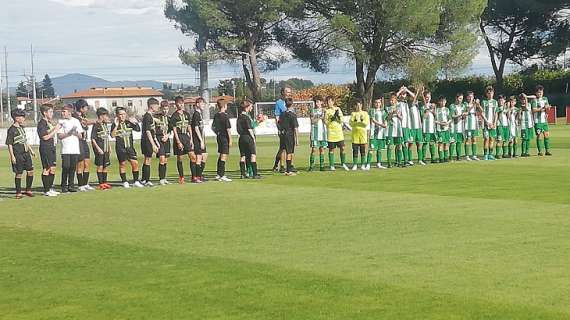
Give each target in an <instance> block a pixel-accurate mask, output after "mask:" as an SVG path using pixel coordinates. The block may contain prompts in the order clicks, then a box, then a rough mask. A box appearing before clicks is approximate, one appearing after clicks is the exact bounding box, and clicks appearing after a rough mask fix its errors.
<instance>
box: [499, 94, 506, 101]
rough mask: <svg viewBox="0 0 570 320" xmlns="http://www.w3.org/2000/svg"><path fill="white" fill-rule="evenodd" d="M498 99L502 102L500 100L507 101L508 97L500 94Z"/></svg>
mask: <svg viewBox="0 0 570 320" xmlns="http://www.w3.org/2000/svg"><path fill="white" fill-rule="evenodd" d="M498 99H499V100H500V99H503V100H507V97H505V95H504V94H500V95H499V97H498Z"/></svg>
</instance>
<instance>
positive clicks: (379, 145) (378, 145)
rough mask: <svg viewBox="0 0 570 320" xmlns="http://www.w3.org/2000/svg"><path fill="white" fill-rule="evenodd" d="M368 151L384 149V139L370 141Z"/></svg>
mask: <svg viewBox="0 0 570 320" xmlns="http://www.w3.org/2000/svg"><path fill="white" fill-rule="evenodd" d="M369 147H370V151H378V150H382V149H386V139H370V144H369Z"/></svg>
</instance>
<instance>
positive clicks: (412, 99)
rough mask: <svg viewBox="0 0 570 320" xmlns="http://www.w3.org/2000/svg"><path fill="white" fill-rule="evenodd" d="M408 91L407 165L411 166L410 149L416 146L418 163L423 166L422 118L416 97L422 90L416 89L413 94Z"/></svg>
mask: <svg viewBox="0 0 570 320" xmlns="http://www.w3.org/2000/svg"><path fill="white" fill-rule="evenodd" d="M411 90H412V89H408V115H409V118H410V122H409V125H410V128H409V131H408V132H409V135H408V141H407V149H408V150H407V151H408V164H409V165H413V164H414V162H413V161H412V147H413V145H414V144H415V145H416V152H417V154H418V163H419V164H421V165H422V166H425V165H426V164H425V162H424V161H423V154H422V142H423V140H424V137H423V132H422V116H421V111H420V106H419V103H418V95H419V94H420V92H422V91H423V89H418V90H417V91H416V92H415V93H414V92H413V91H411Z"/></svg>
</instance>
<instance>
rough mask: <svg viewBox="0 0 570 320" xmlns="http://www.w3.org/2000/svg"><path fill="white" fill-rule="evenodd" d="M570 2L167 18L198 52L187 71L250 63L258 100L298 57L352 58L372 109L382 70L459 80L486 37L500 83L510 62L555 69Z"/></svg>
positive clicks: (472, 2) (435, 3) (280, 8)
mask: <svg viewBox="0 0 570 320" xmlns="http://www.w3.org/2000/svg"><path fill="white" fill-rule="evenodd" d="M569 7H570V6H569V1H568V0H463V1H457V0H240V1H233V0H182V5H179V1H175V0H167V1H166V6H165V15H166V17H167V18H169V19H170V20H172V21H173V22H174V23H175V26H176V27H177V28H179V29H180V30H181V31H182V32H183V33H184V34H186V35H188V36H191V37H193V38H194V39H196V43H195V46H194V48H191V49H187V48H182V47H181V48H180V58H181V60H182V62H183V63H184V64H187V65H190V66H193V67H195V68H196V69H199V70H200V79H201V88H202V89H203V90H204V89H205V88H207V79H208V63H210V62H213V61H217V60H225V61H231V62H233V63H241V65H242V67H243V72H244V75H245V81H246V84H247V87H248V88H249V90H250V91H251V93H252V96H253V98H254V99H255V100H260V98H261V97H262V86H263V83H262V78H261V73H262V72H263V71H268V70H275V69H277V68H279V66H280V65H281V64H283V63H284V62H286V61H287V60H289V59H292V58H293V59H297V60H299V61H302V62H304V63H305V64H306V66H307V67H309V68H311V69H312V70H315V71H319V72H323V73H326V72H328V70H329V64H330V63H331V60H332V59H334V58H337V57H346V58H348V59H351V60H352V61H353V62H354V64H355V67H356V74H355V76H356V87H357V93H358V95H359V96H361V97H363V98H365V100H367V101H370V99H371V98H372V96H373V92H374V84H375V82H376V78H377V74H378V72H382V71H391V72H394V71H395V72H398V73H400V74H402V75H405V76H407V77H408V78H410V79H412V80H414V82H422V83H425V82H428V81H430V80H433V79H434V78H436V77H437V76H440V75H442V74H445V75H453V74H457V73H460V72H462V71H463V70H464V69H465V68H466V67H468V66H469V64H470V63H471V61H472V59H473V58H474V56H475V55H476V54H477V52H478V48H479V42H478V38H479V36H482V38H483V39H484V41H485V43H486V45H487V47H488V49H489V51H490V56H491V63H492V65H493V69H494V71H495V75H496V79H497V84H498V85H499V86H500V85H502V78H503V74H504V71H505V65H506V63H507V62H514V63H517V64H524V63H525V62H526V61H527V60H528V59H529V58H538V59H542V60H543V61H549V60H551V59H553V58H555V57H557V56H559V55H560V54H561V52H563V51H565V50H566V48H567V47H568V44H569V43H570V39H569V38H570V23H569V22H568V19H567V16H566V15H567V14H568V13H567V11H566V10H564V9H568V8H569Z"/></svg>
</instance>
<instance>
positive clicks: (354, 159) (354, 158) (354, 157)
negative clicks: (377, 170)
mask: <svg viewBox="0 0 570 320" xmlns="http://www.w3.org/2000/svg"><path fill="white" fill-rule="evenodd" d="M357 162H358V150H352V164H353V165H354V164H356V163H357Z"/></svg>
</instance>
